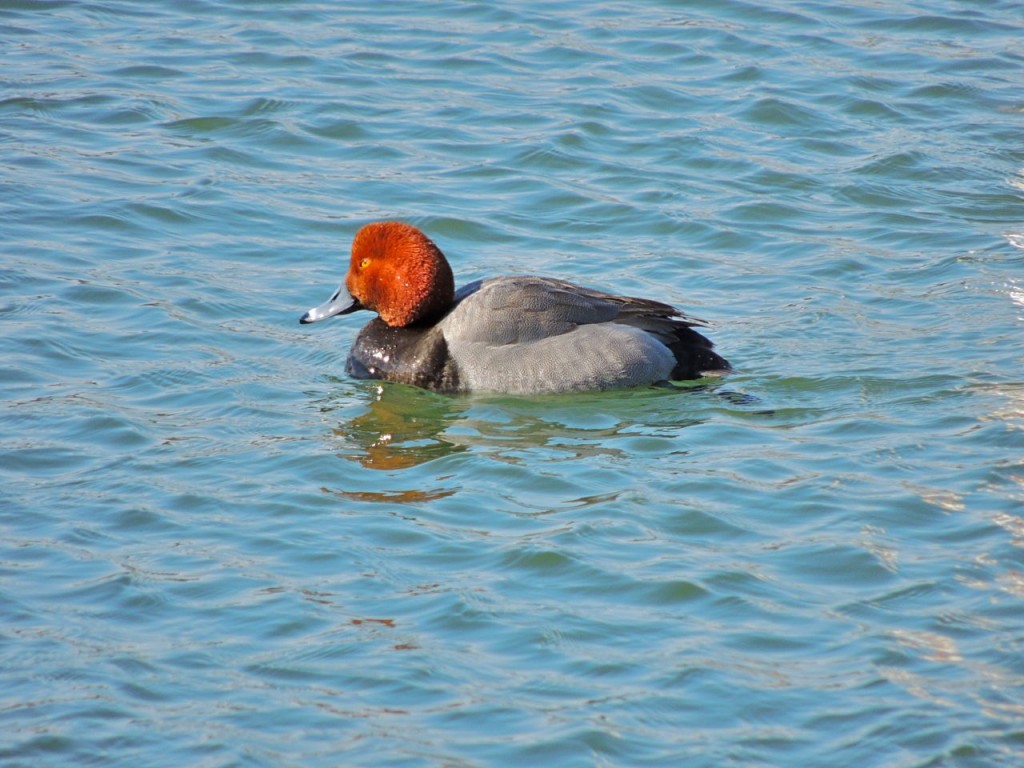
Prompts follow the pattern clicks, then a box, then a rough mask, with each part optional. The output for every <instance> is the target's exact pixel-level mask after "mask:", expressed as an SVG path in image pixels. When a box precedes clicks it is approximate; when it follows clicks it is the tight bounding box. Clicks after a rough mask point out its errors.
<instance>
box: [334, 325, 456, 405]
mask: <svg viewBox="0 0 1024 768" xmlns="http://www.w3.org/2000/svg"><path fill="white" fill-rule="evenodd" d="M345 369H346V370H347V371H348V373H349V375H351V376H354V377H355V378H357V379H383V380H384V381H394V382H398V383H400V384H411V385H412V386H414V387H422V388H423V389H432V390H435V391H437V392H458V391H460V385H459V372H458V368H457V366H456V365H455V361H454V360H452V358H451V355H449V353H448V344H447V342H446V341H445V339H444V334H443V333H441V330H440V329H439V328H438V327H437V326H429V327H426V328H392V327H391V326H389V325H388V324H387V323H385V322H384V321H383V320H381V319H380V318H379V317H377V318H374V319H373V320H371V321H370V322H369V323H367V324H366V326H364V327H363V329H362V330H361V331H360V332H359V335H358V336H357V337H356V340H355V342H354V343H353V344H352V350H351V351H350V352H349V355H348V361H347V362H346V364H345Z"/></svg>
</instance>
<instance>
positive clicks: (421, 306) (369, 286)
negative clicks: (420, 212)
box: [345, 221, 455, 328]
mask: <svg viewBox="0 0 1024 768" xmlns="http://www.w3.org/2000/svg"><path fill="white" fill-rule="evenodd" d="M345 286H346V287H347V288H348V290H349V293H351V294H352V296H353V297H355V298H356V299H357V300H358V301H359V303H360V304H362V305H363V306H364V307H366V308H367V309H372V310H374V311H375V312H377V314H379V315H380V318H381V320H383V321H384V322H385V323H387V324H388V325H390V326H393V327H399V328H404V327H406V326H409V325H420V324H425V323H431V322H434V321H435V320H438V319H439V318H440V317H441V316H442V315H443V314H444V313H445V312H447V311H448V310H449V309H450V308H451V305H452V301H453V300H454V298H455V280H454V278H453V277H452V269H451V267H450V266H448V260H447V259H445V257H444V254H443V253H441V249H440V248H438V247H437V246H436V245H434V243H433V241H431V239H430V238H429V237H427V236H426V235H425V234H423V233H422V232H421V231H420V230H418V229H417V228H416V227H414V226H412V225H410V224H403V223H402V222H400V221H377V222H374V223H373V224H367V225H366V226H365V227H363V228H362V229H360V230H359V231H358V232H357V233H356V236H355V238H354V239H353V240H352V260H351V262H350V264H349V269H348V275H347V276H346V277H345Z"/></svg>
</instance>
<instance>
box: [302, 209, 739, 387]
mask: <svg viewBox="0 0 1024 768" xmlns="http://www.w3.org/2000/svg"><path fill="white" fill-rule="evenodd" d="M358 309H369V310H371V311H373V312H376V313H377V315H378V317H376V318H374V319H373V320H371V321H370V322H369V324H367V325H366V326H365V327H364V328H363V329H362V330H361V331H360V332H359V335H358V336H357V337H356V340H355V343H354V344H353V345H352V351H351V352H350V353H349V356H348V363H347V365H346V370H347V371H348V372H349V373H350V374H351V375H353V376H355V377H356V378H361V379H385V380H387V381H396V382H401V383H404V384H412V385H414V386H417V387H423V388H425V389H432V390H435V391H438V392H497V393H509V394H534V393H542V392H581V391H586V390H599V389H614V388H618V387H635V386H641V385H648V384H657V383H661V382H666V381H671V380H679V379H696V378H700V377H701V376H703V375H705V374H711V375H714V374H717V373H721V372H724V371H728V370H729V363H727V362H726V361H725V360H724V359H723V358H722V357H721V356H719V355H718V353H717V352H715V351H714V350H713V348H712V347H713V346H714V345H713V344H712V343H711V341H709V340H708V339H707V338H705V337H704V336H702V335H701V334H700V333H698V332H697V331H696V330H694V326H703V325H704V323H703V321H701V320H697V319H695V318H692V317H687V316H686V315H684V314H682V313H681V312H680V311H679V310H677V309H675V308H674V307H671V306H669V305H668V304H662V303H661V302H658V301H652V300H651V299H637V298H632V297H630V296H616V295H613V294H610V293H603V292H601V291H595V290H591V289H590V288H583V287H581V286H578V285H574V284H572V283H568V282H565V281H564V280H556V279H553V278H547V277H529V276H523V277H519V276H508V277H492V278H487V279H485V280H477V281H476V282H473V283H470V284H469V285H465V286H463V287H462V288H460V289H459V290H458V291H456V290H455V283H454V280H453V278H452V270H451V267H450V266H449V265H448V260H447V259H445V257H444V254H443V253H441V249H440V248H438V247H437V246H436V245H434V243H433V242H432V241H431V240H430V238H428V237H427V236H426V235H425V234H423V232H421V231H420V230H419V229H417V228H416V227H413V226H411V225H409V224H403V223H401V222H397V221H380V222H375V223H373V224H367V225H366V226H365V227H363V228H362V229H360V230H359V231H358V232H357V233H356V236H355V239H354V240H353V241H352V258H351V260H350V262H349V268H348V274H347V275H346V276H345V281H344V282H343V283H342V284H341V286H340V287H339V288H338V290H337V291H336V292H335V293H334V295H333V296H331V298H330V299H328V300H327V301H326V302H324V303H323V304H321V305H320V306H318V307H314V308H313V309H311V310H309V311H308V312H307V313H306V314H304V315H303V316H302V318H301V319H300V320H299V322H300V323H315V322H318V321H320V320H325V319H327V318H328V317H333V316H334V315H344V314H348V313H349V312H354V311H356V310H358Z"/></svg>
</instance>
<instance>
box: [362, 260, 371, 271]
mask: <svg viewBox="0 0 1024 768" xmlns="http://www.w3.org/2000/svg"><path fill="white" fill-rule="evenodd" d="M368 266H370V260H369V259H363V260H362V261H360V262H359V267H360V269H366V268H367V267H368Z"/></svg>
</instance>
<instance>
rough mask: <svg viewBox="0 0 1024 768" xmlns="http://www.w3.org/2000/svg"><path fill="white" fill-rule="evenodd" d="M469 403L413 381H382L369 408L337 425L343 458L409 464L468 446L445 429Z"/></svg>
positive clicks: (375, 465) (376, 465) (382, 465)
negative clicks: (395, 383)
mask: <svg viewBox="0 0 1024 768" xmlns="http://www.w3.org/2000/svg"><path fill="white" fill-rule="evenodd" d="M463 410H464V408H463V407H462V406H461V405H460V402H459V401H458V400H457V399H453V398H447V397H443V396H439V395H436V394H434V393H431V392H427V391H425V390H419V389H413V388H412V387H405V386H401V385H398V386H393V385H387V386H386V385H378V386H375V388H374V392H373V395H372V397H370V398H369V399H368V400H367V402H366V411H365V412H364V413H361V414H359V415H357V416H355V417H353V418H351V419H349V420H348V421H346V422H344V423H342V424H339V425H338V426H337V427H335V428H334V429H333V432H334V434H335V435H336V436H337V437H338V438H340V439H341V441H342V443H343V445H344V446H345V448H344V450H342V452H341V453H340V454H339V455H340V456H342V457H343V458H346V459H349V460H350V461H354V462H357V463H359V464H361V465H362V466H364V467H366V468H367V469H382V470H395V469H407V468H409V467H414V466H417V465H419V464H423V463H424V462H427V461H431V460H433V459H437V458H440V457H441V456H447V455H449V454H452V453H458V452H460V451H465V450H466V449H467V446H465V445H459V444H457V443H454V442H452V441H451V440H448V439H446V438H445V436H444V435H445V429H446V428H447V427H448V425H449V424H451V423H452V421H455V420H457V419H458V418H459V417H460V415H461V413H462V411H463Z"/></svg>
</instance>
